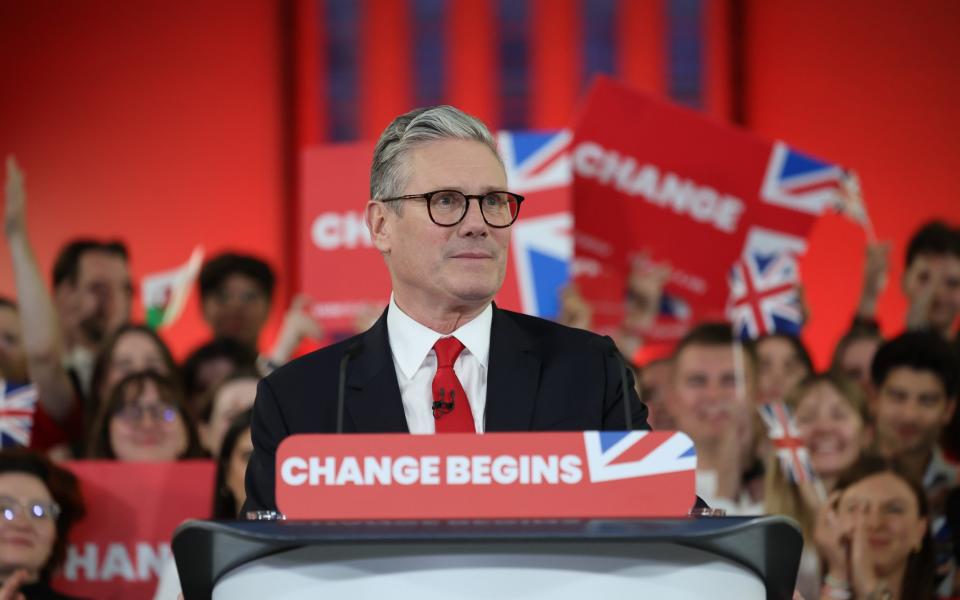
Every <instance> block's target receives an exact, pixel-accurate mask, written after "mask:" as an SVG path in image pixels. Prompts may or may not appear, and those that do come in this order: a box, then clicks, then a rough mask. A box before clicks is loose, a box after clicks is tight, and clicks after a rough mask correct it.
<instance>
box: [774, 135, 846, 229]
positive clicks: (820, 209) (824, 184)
mask: <svg viewBox="0 0 960 600" xmlns="http://www.w3.org/2000/svg"><path fill="white" fill-rule="evenodd" d="M845 177H846V173H845V172H844V170H843V169H841V168H840V167H838V166H836V165H832V164H830V163H827V162H824V161H821V160H819V159H817V158H813V157H812V156H808V155H806V154H802V153H800V152H797V151H796V150H793V149H791V148H790V147H789V146H787V145H786V144H784V143H783V142H774V144H773V151H772V152H771V153H770V161H769V162H768V163H767V171H766V174H765V175H764V178H763V185H762V186H761V188H760V197H761V198H763V200H764V201H766V202H769V203H770V204H776V205H778V206H783V207H785V208H791V209H793V210H798V211H801V212H805V213H809V214H812V215H821V214H823V213H824V211H825V210H826V209H827V208H830V207H832V206H836V205H837V204H838V202H839V199H840V196H841V194H842V185H843V182H844V179H845Z"/></svg>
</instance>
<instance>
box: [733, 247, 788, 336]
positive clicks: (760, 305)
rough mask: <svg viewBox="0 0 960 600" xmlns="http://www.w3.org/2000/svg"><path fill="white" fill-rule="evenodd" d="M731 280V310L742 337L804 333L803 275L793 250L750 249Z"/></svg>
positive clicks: (737, 263)
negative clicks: (801, 303)
mask: <svg viewBox="0 0 960 600" xmlns="http://www.w3.org/2000/svg"><path fill="white" fill-rule="evenodd" d="M729 283H730V300H729V304H728V307H727V313H728V316H729V318H730V321H731V322H732V323H733V330H734V333H735V334H737V336H738V337H739V338H740V339H756V338H758V337H760V336H762V335H765V334H768V333H774V332H779V333H787V334H791V335H797V334H798V333H800V327H801V325H802V324H803V311H802V310H801V306H800V296H799V293H798V291H797V285H798V284H799V283H800V276H799V268H798V266H797V260H796V258H795V257H794V256H793V254H791V253H788V252H779V253H771V254H767V253H761V252H748V253H746V254H745V255H744V256H743V257H741V259H740V260H738V261H737V262H736V263H734V265H733V269H731V271H730V278H729Z"/></svg>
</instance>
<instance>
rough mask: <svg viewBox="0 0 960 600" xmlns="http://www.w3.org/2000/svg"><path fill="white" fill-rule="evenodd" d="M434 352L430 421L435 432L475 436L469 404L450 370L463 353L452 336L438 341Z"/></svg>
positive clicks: (461, 387)
mask: <svg viewBox="0 0 960 600" xmlns="http://www.w3.org/2000/svg"><path fill="white" fill-rule="evenodd" d="M433 350H434V352H436V353H437V374H436V375H434V376H433V418H434V419H435V421H436V428H437V433H474V432H476V428H475V427H474V425H473V414H472V413H471V412H470V402H469V401H468V400H467V394H466V392H464V391H463V386H462V385H460V379H459V378H458V377H457V374H456V373H455V372H454V370H453V363H454V362H455V361H456V360H457V357H458V356H460V353H461V352H463V344H461V343H460V340H458V339H457V338H455V337H446V338H440V339H439V340H437V343H436V344H434V345H433Z"/></svg>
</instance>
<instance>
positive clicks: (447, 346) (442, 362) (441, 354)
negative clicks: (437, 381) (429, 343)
mask: <svg viewBox="0 0 960 600" xmlns="http://www.w3.org/2000/svg"><path fill="white" fill-rule="evenodd" d="M433 350H434V352H436V353H437V368H440V367H452V366H453V362H454V361H455V360H457V357H458V356H460V353H461V352H463V344H461V343H460V340H458V339H457V338H455V337H453V336H451V337H445V338H440V339H439V340H437V343H436V344H434V345H433Z"/></svg>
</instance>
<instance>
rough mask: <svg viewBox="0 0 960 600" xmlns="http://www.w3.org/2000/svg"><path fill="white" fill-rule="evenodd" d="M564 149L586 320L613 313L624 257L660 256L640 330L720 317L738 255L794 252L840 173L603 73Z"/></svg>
mask: <svg viewBox="0 0 960 600" xmlns="http://www.w3.org/2000/svg"><path fill="white" fill-rule="evenodd" d="M571 155H572V164H573V173H574V176H573V187H574V208H573V210H574V222H575V224H576V233H575V238H576V242H575V255H576V260H577V267H578V269H577V274H578V283H579V284H580V285H579V289H580V290H582V292H583V294H584V296H585V297H586V298H587V299H588V300H589V301H591V303H592V304H593V306H594V318H595V321H596V323H595V325H596V326H597V327H598V328H601V329H604V328H613V327H616V326H617V325H619V323H620V322H621V319H622V317H623V308H624V293H625V288H626V280H627V276H628V274H629V272H630V266H631V264H632V262H633V261H634V260H635V259H636V258H638V257H640V256H645V257H646V260H648V261H649V262H651V263H653V264H668V265H669V266H670V267H671V271H672V275H671V278H670V280H669V282H668V283H667V285H666V287H665V289H664V293H665V302H664V304H663V306H662V307H661V315H660V318H659V319H658V322H657V323H656V324H655V325H654V328H653V331H652V332H649V334H648V338H649V339H675V338H677V337H679V336H680V335H682V334H683V333H684V332H685V331H686V329H688V328H689V327H690V326H691V325H692V324H693V323H696V322H697V321H700V320H703V319H711V318H712V319H716V318H724V317H725V313H726V310H725V307H726V304H727V301H728V298H729V295H730V287H729V285H728V281H727V276H728V274H729V272H730V269H731V267H732V266H733V264H734V261H735V260H737V259H738V258H739V257H741V256H745V255H747V254H748V253H753V254H757V253H759V254H763V255H764V256H765V257H769V256H772V255H776V254H781V253H789V254H792V255H797V254H802V253H803V252H805V251H806V237H807V234H808V232H809V230H810V228H811V227H812V225H813V223H814V221H815V220H816V219H817V218H818V217H819V216H820V215H821V214H822V213H823V212H824V211H826V210H828V209H830V208H831V207H833V206H834V205H835V204H836V203H837V200H838V197H837V189H838V185H839V182H840V179H841V178H842V177H843V170H842V169H840V168H839V167H837V166H835V165H832V164H829V163H825V162H823V161H820V160H818V159H815V158H813V157H810V156H807V155H804V154H802V153H799V152H797V151H795V150H793V149H791V148H789V147H787V146H786V145H785V144H783V143H781V142H771V141H769V140H765V139H763V138H761V137H759V136H757V135H754V134H752V133H749V132H747V131H745V130H741V129H737V128H735V127H731V126H729V125H725V124H721V123H719V122H715V121H713V120H710V119H708V118H706V117H704V116H703V115H701V114H699V113H696V112H694V111H692V110H689V109H686V108H682V107H679V106H674V105H671V104H668V103H665V102H662V101H658V100H656V99H654V98H652V97H650V96H647V95H644V94H641V93H639V92H635V91H632V90H630V89H628V88H626V87H624V86H622V85H620V84H618V83H616V82H614V81H613V80H610V79H605V78H601V79H600V80H598V82H597V84H596V85H595V86H594V88H593V90H592V92H591V93H590V96H589V98H588V101H587V103H586V106H585V108H584V110H583V112H582V114H581V116H580V119H579V121H578V123H577V126H576V128H575V131H574V140H573V144H572V150H571Z"/></svg>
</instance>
